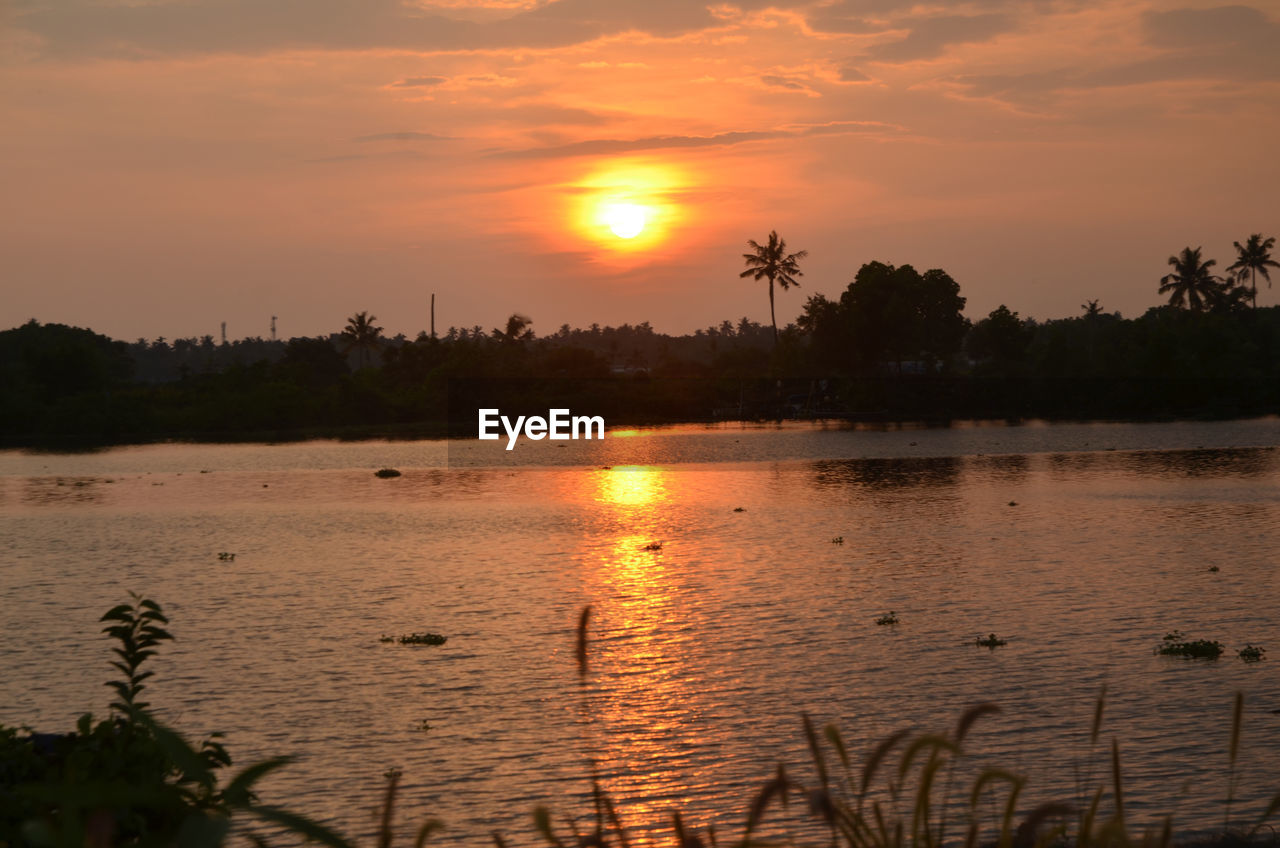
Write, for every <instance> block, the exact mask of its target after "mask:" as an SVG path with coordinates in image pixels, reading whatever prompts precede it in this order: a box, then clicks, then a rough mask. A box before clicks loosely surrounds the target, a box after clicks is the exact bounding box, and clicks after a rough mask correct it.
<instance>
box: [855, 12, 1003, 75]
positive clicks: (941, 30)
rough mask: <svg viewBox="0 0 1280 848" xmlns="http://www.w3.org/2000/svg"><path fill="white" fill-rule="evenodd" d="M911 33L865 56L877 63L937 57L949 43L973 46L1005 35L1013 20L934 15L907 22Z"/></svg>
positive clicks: (991, 15) (997, 16)
mask: <svg viewBox="0 0 1280 848" xmlns="http://www.w3.org/2000/svg"><path fill="white" fill-rule="evenodd" d="M908 25H909V26H910V28H911V31H910V32H909V33H908V34H907V35H906V36H905V37H903V38H900V39H898V40H896V41H886V42H882V43H880V44H876V45H874V46H872V47H871V48H870V49H868V50H867V57H868V58H870V59H873V60H874V61H877V62H887V63H902V62H913V61H916V60H919V59H934V58H936V57H938V56H941V55H942V54H943V53H944V52H945V51H946V49H947V48H948V47H950V46H951V45H953V44H973V43H975V42H981V41H989V40H990V39H992V38H994V37H996V36H997V35H1001V34H1003V33H1006V32H1009V31H1010V30H1012V29H1013V28H1014V26H1015V21H1014V19H1013V18H1012V17H1011V16H1009V15H1005V14H999V13H990V14H985V15H938V16H935V17H932V18H924V19H923V20H920V21H911V22H909V23H908Z"/></svg>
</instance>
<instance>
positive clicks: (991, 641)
mask: <svg viewBox="0 0 1280 848" xmlns="http://www.w3.org/2000/svg"><path fill="white" fill-rule="evenodd" d="M973 644H975V645H977V646H978V647H981V648H990V649H991V650H993V651H994V650H995V649H996V648H998V647H1000V646H1001V645H1003V644H1005V640H1004V639H1001V638H1000V637H999V636H996V634H994V633H991V634H989V635H987V636H979V637H978V638H977V639H974V640H973Z"/></svg>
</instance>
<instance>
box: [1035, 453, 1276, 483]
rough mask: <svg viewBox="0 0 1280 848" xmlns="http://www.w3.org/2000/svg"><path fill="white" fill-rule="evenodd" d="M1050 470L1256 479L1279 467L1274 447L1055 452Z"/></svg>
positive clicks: (1051, 457)
mask: <svg viewBox="0 0 1280 848" xmlns="http://www.w3.org/2000/svg"><path fill="white" fill-rule="evenodd" d="M1049 467H1050V469H1051V470H1053V471H1058V472H1067V473H1076V472H1080V471H1123V472H1128V473H1130V474H1144V475H1148V476H1153V477H1170V476H1172V477H1259V476H1263V475H1266V474H1270V473H1274V472H1275V471H1276V470H1277V468H1280V453H1277V451H1276V450H1275V448H1271V447H1265V448H1207V449H1206V448H1200V449H1196V450H1159V451H1105V452H1096V453H1059V454H1053V455H1052V456H1050V457H1049Z"/></svg>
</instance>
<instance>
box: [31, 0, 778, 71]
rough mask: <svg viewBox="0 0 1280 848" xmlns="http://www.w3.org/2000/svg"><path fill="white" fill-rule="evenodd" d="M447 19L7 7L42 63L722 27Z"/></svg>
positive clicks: (306, 7)
mask: <svg viewBox="0 0 1280 848" xmlns="http://www.w3.org/2000/svg"><path fill="white" fill-rule="evenodd" d="M765 2H766V0H746V3H745V5H763V4H764V3H765ZM447 12H448V10H443V13H442V10H439V9H435V10H427V9H423V8H420V7H415V6H414V5H413V4H411V3H405V2H402V0H161V1H160V2H150V3H136V4H107V3H101V2H97V0H57V2H39V1H38V0H13V3H12V14H11V15H10V20H11V22H12V23H13V24H15V25H16V26H17V27H18V28H20V29H23V30H26V31H28V32H31V33H33V34H35V35H37V36H39V37H40V38H41V39H43V41H44V46H45V49H46V51H47V52H49V53H51V54H56V55H123V56H132V57H137V56H143V57H145V56H151V55H170V54H188V53H210V52H231V53H250V54H256V53H263V52H268V51H271V50H276V49H340V50H350V49H355V50H360V49H377V48H391V49H404V50H420V51H462V50H485V49H504V48H512V49H515V48H552V47H563V46H569V45H573V44H581V43H583V42H587V41H592V40H595V39H597V38H601V37H605V36H609V35H617V34H620V33H625V32H632V31H636V32H643V33H648V34H650V35H656V36H663V37H673V36H678V35H683V34H686V33H689V32H695V31H699V30H703V29H706V28H709V27H712V26H717V25H720V24H721V23H722V22H721V21H720V20H719V19H717V18H716V17H715V16H714V15H713V14H712V13H711V12H710V10H709V9H708V8H707V6H706V5H704V4H701V3H691V2H687V0H610V2H599V0H557V2H554V3H548V4H544V5H541V6H538V7H537V8H533V9H527V10H523V11H518V12H515V13H513V14H504V15H503V16H501V17H496V18H488V19H485V20H483V21H479V20H470V19H466V18H463V17H458V16H451V15H450V14H448V13H447Z"/></svg>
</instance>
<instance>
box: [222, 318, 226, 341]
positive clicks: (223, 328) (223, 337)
mask: <svg viewBox="0 0 1280 848" xmlns="http://www.w3.org/2000/svg"><path fill="white" fill-rule="evenodd" d="M222 343H223V344H226V343H227V322H226V321H223V322H222Z"/></svg>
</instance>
